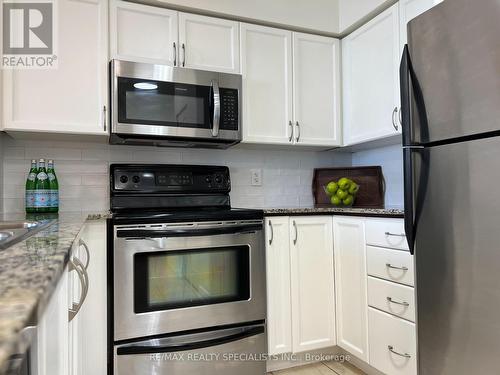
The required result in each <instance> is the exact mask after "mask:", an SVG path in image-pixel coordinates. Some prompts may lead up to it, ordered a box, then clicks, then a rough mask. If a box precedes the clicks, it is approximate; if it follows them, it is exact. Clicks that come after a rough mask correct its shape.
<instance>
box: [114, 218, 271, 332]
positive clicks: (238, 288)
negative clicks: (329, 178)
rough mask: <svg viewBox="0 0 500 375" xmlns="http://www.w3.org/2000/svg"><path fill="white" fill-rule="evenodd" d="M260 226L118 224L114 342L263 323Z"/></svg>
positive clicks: (243, 223)
mask: <svg viewBox="0 0 500 375" xmlns="http://www.w3.org/2000/svg"><path fill="white" fill-rule="evenodd" d="M263 241H264V239H263V234H262V222H261V221H240V222H230V223H229V222H206V223H178V224H177V223H175V224H164V225H154V224H152V225H142V226H141V225H139V226H138V225H135V226H116V227H115V237H114V318H115V322H114V331H115V334H114V335H115V337H114V338H115V341H119V340H125V339H131V338H137V337H144V336H151V335H159V334H166V333H170V332H179V331H186V330H191V329H199V328H207V327H215V326H220V325H227V324H236V323H242V322H251V321H259V320H264V319H265V317H266V302H265V301H266V289H265V285H266V284H265V255H264V254H265V253H264V246H263V245H264V244H263Z"/></svg>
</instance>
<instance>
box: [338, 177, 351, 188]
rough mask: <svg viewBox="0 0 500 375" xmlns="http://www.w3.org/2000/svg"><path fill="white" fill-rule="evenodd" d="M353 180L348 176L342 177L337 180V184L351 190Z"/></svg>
mask: <svg viewBox="0 0 500 375" xmlns="http://www.w3.org/2000/svg"><path fill="white" fill-rule="evenodd" d="M350 181H351V180H349V179H348V178H346V177H342V178H341V179H340V180H339V182H337V184H338V185H339V188H340V189H342V190H345V191H347V190H349V187H350V186H351V182H350Z"/></svg>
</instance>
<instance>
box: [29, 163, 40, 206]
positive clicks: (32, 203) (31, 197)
mask: <svg viewBox="0 0 500 375" xmlns="http://www.w3.org/2000/svg"><path fill="white" fill-rule="evenodd" d="M37 173H38V168H37V165H36V160H35V159H33V160H31V168H30V171H29V172H28V178H27V179H26V213H33V212H35V180H36V175H37Z"/></svg>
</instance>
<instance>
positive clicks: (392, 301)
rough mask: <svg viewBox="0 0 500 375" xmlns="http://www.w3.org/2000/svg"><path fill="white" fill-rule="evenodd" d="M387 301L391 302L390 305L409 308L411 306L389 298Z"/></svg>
mask: <svg viewBox="0 0 500 375" xmlns="http://www.w3.org/2000/svg"><path fill="white" fill-rule="evenodd" d="M387 301H389V302H390V303H394V304H396V305H401V306H405V307H408V306H410V304H409V303H408V302H404V301H403V302H399V301H394V300H393V299H392V298H391V297H387Z"/></svg>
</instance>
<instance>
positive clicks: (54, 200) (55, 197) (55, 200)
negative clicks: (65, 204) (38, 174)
mask: <svg viewBox="0 0 500 375" xmlns="http://www.w3.org/2000/svg"><path fill="white" fill-rule="evenodd" d="M50 207H53V208H59V191H58V190H51V191H50Z"/></svg>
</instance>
